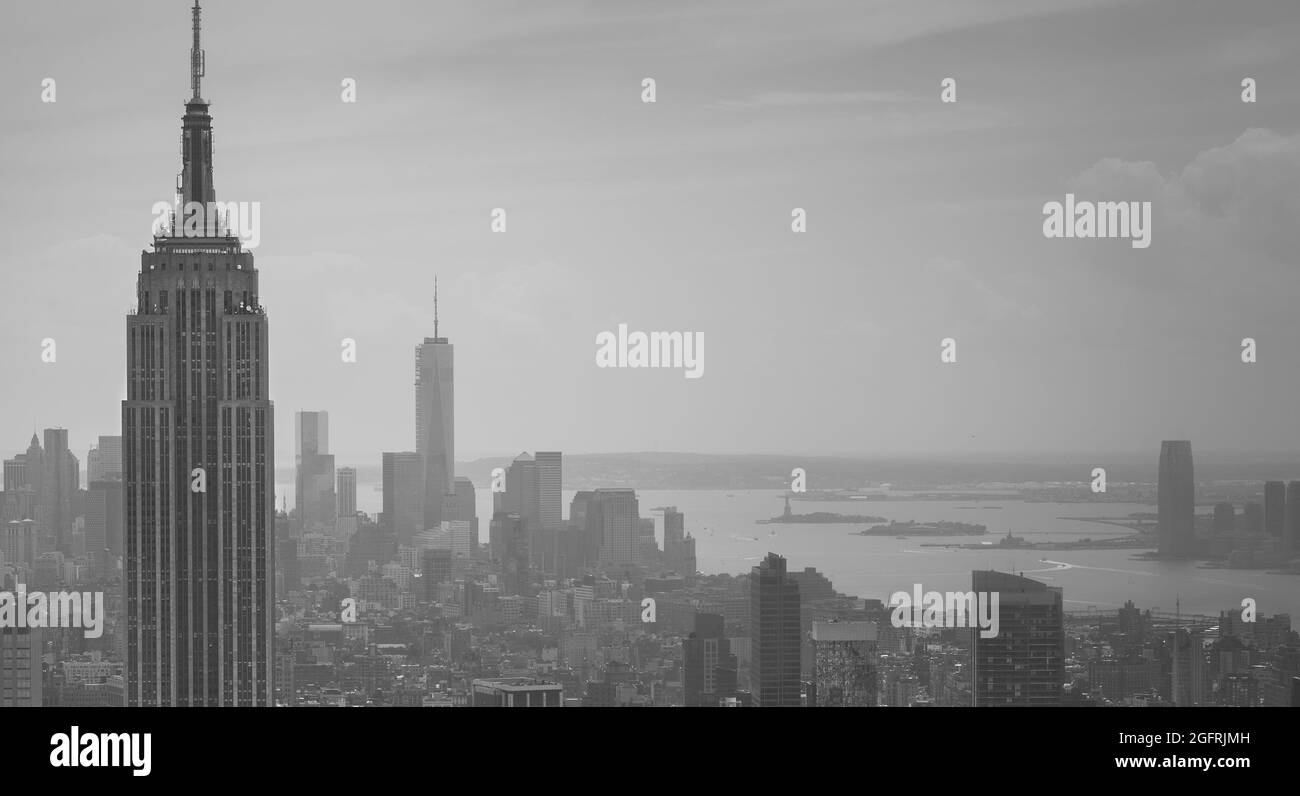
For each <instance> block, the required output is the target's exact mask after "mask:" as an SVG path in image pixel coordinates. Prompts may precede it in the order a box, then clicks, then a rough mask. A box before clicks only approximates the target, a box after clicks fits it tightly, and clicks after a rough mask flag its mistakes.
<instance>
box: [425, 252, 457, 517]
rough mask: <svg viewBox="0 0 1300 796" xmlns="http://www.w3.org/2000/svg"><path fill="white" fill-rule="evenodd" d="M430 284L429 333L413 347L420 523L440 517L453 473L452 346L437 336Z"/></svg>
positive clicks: (435, 300)
mask: <svg viewBox="0 0 1300 796" xmlns="http://www.w3.org/2000/svg"><path fill="white" fill-rule="evenodd" d="M433 284H434V288H433V337H426V338H424V342H423V343H421V344H420V345H418V346H416V348H415V450H416V452H417V453H419V454H420V459H421V461H422V462H423V466H424V527H426V528H434V527H437V525H438V523H440V522H442V521H443V520H444V519H449V518H446V517H443V516H442V504H443V499H444V498H445V497H446V495H447V494H448V493H449V492H451V491H452V478H454V477H455V466H456V464H455V462H456V459H455V455H456V445H455V432H456V426H455V422H454V414H453V403H454V401H453V399H454V397H455V390H454V389H453V373H452V360H453V356H452V355H453V349H452V345H451V343H449V342H447V338H445V337H439V336H438V282H437V278H436V277H435V278H434V283H433Z"/></svg>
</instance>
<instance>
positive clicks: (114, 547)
mask: <svg viewBox="0 0 1300 796" xmlns="http://www.w3.org/2000/svg"><path fill="white" fill-rule="evenodd" d="M122 494H123V493H122V482H121V481H92V482H91V483H90V489H89V490H88V491H87V493H86V525H85V533H86V553H87V554H88V555H89V556H90V559H91V561H93V562H94V563H95V565H96V567H98V568H99V571H100V573H101V574H103V573H105V572H107V571H108V566H109V564H110V563H111V562H112V561H115V560H116V559H118V558H120V557H121V555H122Z"/></svg>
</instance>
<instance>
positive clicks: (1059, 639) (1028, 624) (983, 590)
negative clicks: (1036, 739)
mask: <svg viewBox="0 0 1300 796" xmlns="http://www.w3.org/2000/svg"><path fill="white" fill-rule="evenodd" d="M971 581H972V586H971V588H972V590H973V591H974V592H975V595H976V598H977V599H986V597H985V595H992V594H994V593H996V594H997V595H998V634H997V635H996V636H994V637H993V638H984V637H983V636H982V634H981V628H979V627H973V628H972V629H971V637H972V641H971V646H972V655H971V657H972V660H973V661H974V673H973V675H972V676H973V682H972V688H973V691H974V699H975V707H993V706H1002V705H1029V706H1046V705H1059V704H1060V703H1061V691H1062V687H1063V685H1064V683H1065V615H1064V612H1063V608H1062V605H1063V601H1064V598H1063V596H1062V592H1061V589H1060V588H1059V587H1054V586H1047V585H1045V584H1043V583H1039V582H1038V581H1036V580H1031V579H1029V578H1025V577H1021V576H1019V575H1012V574H1008V573H1005V572H993V571H976V572H974V573H972V576H971ZM976 610H979V607H978V605H977V606H976Z"/></svg>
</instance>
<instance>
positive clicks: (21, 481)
mask: <svg viewBox="0 0 1300 796" xmlns="http://www.w3.org/2000/svg"><path fill="white" fill-rule="evenodd" d="M32 442H34V443H35V442H36V437H32ZM37 447H38V448H39V447H40V445H39V443H37ZM4 468H5V469H4V491H5V492H17V491H18V490H19V489H24V488H28V487H30V488H33V489H34V488H35V485H34V484H33V482H32V480H31V479H30V477H29V470H28V469H27V454H25V453H20V454H18V455H17V456H15V457H13V458H12V459H5V461H4Z"/></svg>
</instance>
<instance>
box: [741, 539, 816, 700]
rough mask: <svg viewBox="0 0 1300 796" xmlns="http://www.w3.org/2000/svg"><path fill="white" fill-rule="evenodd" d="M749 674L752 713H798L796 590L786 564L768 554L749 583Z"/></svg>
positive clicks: (795, 584)
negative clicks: (792, 709) (774, 710)
mask: <svg viewBox="0 0 1300 796" xmlns="http://www.w3.org/2000/svg"><path fill="white" fill-rule="evenodd" d="M749 594H750V609H749V610H750V615H749V621H750V638H751V642H750V644H751V648H750V670H749V681H750V691H751V693H752V695H753V696H752V699H753V703H752V704H753V706H754V707H764V708H766V707H799V706H800V704H801V703H802V683H801V680H800V677H799V673H800V672H799V655H800V646H801V643H802V641H803V633H802V630H801V625H800V615H799V607H800V602H799V584H798V583H796V582H795V581H794V579H793V578H791V577H790V576H789V575H787V574H786V562H785V559H784V558H782V557H781V556H778V555H777V554H775V553H768V554H767V557H766V558H764V559H763V562H762V563H761V564H759V565H758V566H756V567H754V568H753V570H752V571H751V573H750V579H749Z"/></svg>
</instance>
